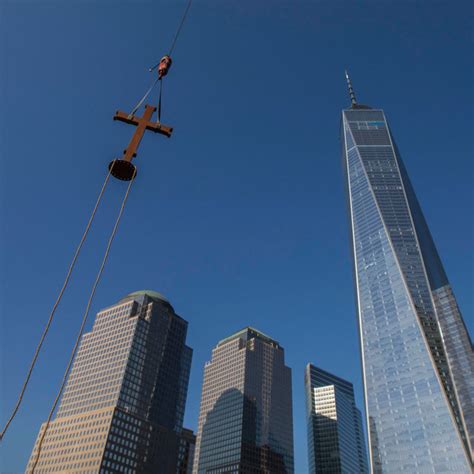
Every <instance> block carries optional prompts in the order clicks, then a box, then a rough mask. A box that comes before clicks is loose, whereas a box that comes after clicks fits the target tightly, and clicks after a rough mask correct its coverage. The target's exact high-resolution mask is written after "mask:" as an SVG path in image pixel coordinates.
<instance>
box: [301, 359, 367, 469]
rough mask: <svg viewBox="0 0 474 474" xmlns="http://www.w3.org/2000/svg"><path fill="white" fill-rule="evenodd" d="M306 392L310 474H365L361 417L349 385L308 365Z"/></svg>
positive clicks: (364, 450) (365, 460) (365, 462)
mask: <svg viewBox="0 0 474 474" xmlns="http://www.w3.org/2000/svg"><path fill="white" fill-rule="evenodd" d="M305 391H306V407H307V423H308V461H309V462H308V466H309V472H310V474H349V473H356V472H357V473H360V474H364V473H367V472H368V466H367V453H366V449H365V442H364V435H363V431H362V417H361V415H360V411H359V410H358V409H357V407H356V405H355V400H354V388H353V386H352V384H351V383H350V382H347V381H346V380H343V379H341V378H339V377H336V376H335V375H332V374H330V373H329V372H326V371H325V370H322V369H319V368H317V367H315V366H314V365H312V364H308V365H307V366H306V370H305Z"/></svg>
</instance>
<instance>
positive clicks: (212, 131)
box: [0, 0, 474, 474]
mask: <svg viewBox="0 0 474 474" xmlns="http://www.w3.org/2000/svg"><path fill="white" fill-rule="evenodd" d="M183 7H184V0H183V1H178V0H174V1H172V2H171V1H133V2H131V1H120V2H116V1H114V2H113V1H99V0H96V1H93V2H87V1H67V2H60V1H48V2H46V1H41V0H39V1H35V2H23V1H20V0H18V1H7V0H4V1H3V2H2V3H1V5H0V8H1V20H0V21H1V25H0V26H1V27H0V31H1V42H0V43H1V55H0V58H1V67H0V70H1V74H0V84H1V87H0V93H1V103H2V114H1V124H0V126H1V129H0V130H1V134H0V137H1V143H2V147H1V148H2V153H1V183H0V185H1V262H0V263H1V266H0V268H1V269H2V271H1V294H0V296H1V312H2V327H1V334H2V339H1V356H2V374H1V377H2V389H1V392H2V393H1V395H2V397H1V398H2V406H1V410H2V416H1V419H2V421H3V420H4V419H5V415H6V411H7V410H10V408H11V407H12V406H13V403H14V399H15V397H16V395H17V392H18V390H19V387H20V384H21V381H22V379H23V377H24V375H25V372H26V369H27V367H28V364H29V362H30V360H31V357H32V354H33V348H34V345H35V344H36V342H37V340H38V338H39V336H40V333H41V331H42V328H43V325H44V323H45V321H46V319H47V315H48V313H49V311H50V308H51V306H52V304H53V302H54V300H55V297H56V294H57V292H58V289H59V287H60V283H61V282H62V279H63V277H64V274H65V271H66V268H67V265H68V263H69V261H70V258H71V256H72V252H73V250H74V248H75V246H76V244H77V242H78V239H79V238H80V235H81V233H82V230H83V228H84V225H85V223H86V221H87V218H88V215H89V212H90V210H91V207H92V205H93V203H94V200H95V198H96V195H97V193H98V191H99V189H100V186H101V184H102V181H103V179H104V176H105V172H106V166H107V164H108V162H109V161H110V160H111V159H112V158H113V157H115V156H118V155H119V154H120V153H121V151H122V149H123V148H124V147H125V146H126V144H127V143H128V140H129V139H130V135H131V133H132V129H131V127H129V126H126V125H125V124H122V123H116V122H113V121H112V116H113V114H114V112H115V110H116V109H119V108H120V109H123V110H130V109H131V108H132V106H133V105H134V104H135V102H136V101H137V100H138V98H139V97H141V95H142V94H143V93H144V91H145V89H146V88H147V87H148V84H149V81H150V76H149V74H148V72H147V67H148V66H149V65H151V64H153V63H154V62H155V61H156V60H157V59H159V58H160V57H161V55H162V54H164V53H165V52H166V50H167V48H168V47H169V44H170V42H171V38H172V36H173V34H174V30H175V28H176V24H177V22H178V19H179V17H180V15H181V12H182V10H183ZM472 23H473V12H472V5H471V2H468V1H465V2H464V1H443V2H438V1H432V0H430V1H428V0H426V1H418V2H413V1H401V0H397V1H380V0H372V1H369V2H367V1H365V2H362V1H361V2H355V1H329V0H327V1H302V0H291V1H290V0H287V1H280V0H272V1H268V0H267V1H263V0H253V1H250V0H225V1H217V0H215V1H209V0H195V3H194V4H193V6H192V9H191V11H190V14H189V17H188V21H187V23H186V25H185V29H184V30H183V33H182V36H181V38H180V40H179V43H178V45H177V48H176V50H175V54H174V64H173V68H172V70H171V72H170V74H169V76H168V78H167V79H166V83H165V95H164V109H163V117H162V118H163V121H164V122H165V123H169V124H170V125H173V126H174V127H175V133H174V135H173V137H172V138H171V139H166V138H165V137H161V136H158V135H152V134H149V135H148V136H146V137H145V138H144V141H143V142H142V147H141V149H140V153H139V156H138V158H137V165H138V167H139V173H138V177H137V179H136V182H135V184H134V187H133V188H132V194H131V196H130V200H129V202H128V205H127V209H126V211H125V215H124V218H123V221H122V224H121V227H120V229H119V233H118V236H117V239H116V241H115V243H114V247H113V250H112V253H111V256H110V260H109V264H108V267H107V269H106V272H105V273H104V276H103V280H102V283H101V285H100V287H99V290H98V292H97V296H96V299H95V303H94V306H93V312H92V314H91V318H90V320H89V325H88V327H90V325H91V323H92V321H93V319H94V315H95V312H96V311H97V310H99V309H100V308H102V307H105V306H107V305H110V304H113V303H115V302H116V301H118V300H119V299H120V298H121V297H122V296H123V295H125V294H127V293H129V292H130V291H133V290H139V289H144V288H150V289H155V290H157V291H160V292H162V293H163V294H165V295H166V296H167V297H168V298H169V299H170V300H171V302H172V303H173V305H174V307H175V309H176V311H177V312H178V313H179V314H180V315H182V316H183V317H184V318H185V319H186V320H187V321H189V333H188V341H189V344H190V346H192V347H193V348H194V359H193V366H192V372H191V380H190V384H189V392H188V403H187V408H186V417H185V424H186V426H188V427H190V428H192V429H196V427H197V417H198V409H199V400H200V391H201V383H202V373H203V366H204V363H205V361H206V360H209V359H210V354H211V349H212V347H213V346H214V345H215V344H216V343H217V341H218V340H219V339H221V338H223V337H225V336H228V335H229V334H231V333H232V332H234V331H236V330H238V329H240V328H242V327H244V326H246V325H252V326H255V327H256V328H258V329H260V330H261V331H263V332H265V333H267V334H269V335H271V336H273V337H274V338H275V339H277V340H278V341H280V343H281V344H282V345H283V347H284V348H285V351H286V361H287V364H288V365H289V366H290V367H291V368H292V369H293V398H294V430H295V458H296V472H297V473H304V472H306V466H307V459H306V426H305V413H304V391H303V369H304V366H305V364H306V363H307V362H309V361H311V362H313V363H314V364H316V365H319V366H321V367H322V368H324V369H326V370H329V371H331V372H334V373H335V374H337V375H339V376H341V377H344V378H346V379H348V380H350V381H352V382H353V383H354V384H355V388H356V392H357V401H358V405H359V407H361V408H362V387H361V373H360V365H359V343H358V336H357V326H356V314H355V306H354V293H353V286H352V285H353V284H352V262H351V257H350V252H349V249H350V247H349V228H348V219H347V215H346V203H345V194H344V187H343V173H342V166H341V156H340V142H339V122H340V110H341V109H342V108H344V107H346V106H347V105H348V97H347V91H346V86H345V81H344V69H345V68H346V67H347V68H348V69H349V71H350V73H351V75H352V79H353V82H354V86H355V89H356V93H357V95H358V98H359V100H360V101H361V102H363V103H367V104H370V105H373V106H378V107H382V108H384V109H385V112H386V114H387V116H388V119H389V121H390V124H391V127H392V130H393V132H394V134H395V138H396V140H397V142H398V145H399V148H400V150H401V153H402V156H403V158H404V160H405V163H406V166H407V168H408V171H409V173H410V176H411V178H412V181H413V184H414V186H415V189H416V191H417V194H418V197H419V200H420V201H421V204H422V206H423V209H424V212H425V215H426V218H427V221H428V224H429V225H430V228H431V230H432V233H433V235H434V238H435V241H436V244H437V246H438V249H439V251H440V254H441V258H442V260H443V262H444V264H445V267H446V270H447V273H448V276H449V278H450V280H451V282H452V284H453V287H454V290H455V292H456V295H457V297H458V300H459V303H460V305H461V309H462V311H463V312H464V315H465V318H466V322H467V324H468V326H469V327H470V330H471V334H472V331H473V320H472V314H473V291H472V290H473V263H474V262H473V251H472V243H473V220H472V215H473V207H474V206H473V187H472V183H473V165H472V163H473V161H472V160H473V141H472V132H473V107H472V104H473V85H472V84H473V74H472V48H473V41H472V39H473V29H472ZM123 192H124V183H121V182H118V181H114V182H112V183H111V185H110V187H109V189H108V192H107V197H106V199H105V201H104V203H103V206H102V207H101V209H100V212H99V213H98V215H97V221H96V224H95V225H94V227H93V231H92V233H91V235H90V239H89V240H88V242H87V244H86V247H85V248H84V252H83V255H82V258H81V260H80V262H79V264H78V267H77V272H76V273H75V274H74V278H73V280H72V282H71V286H70V289H69V290H68V292H67V293H66V296H65V298H64V300H63V304H62V305H61V307H60V309H59V311H58V313H57V319H56V321H55V323H54V325H53V328H52V330H51V333H50V335H49V337H48V339H47V344H46V348H45V351H44V352H43V353H42V355H41V357H40V359H39V363H38V366H37V369H36V371H35V373H34V376H33V378H32V380H31V385H30V388H29V391H28V393H27V396H26V398H25V401H24V404H23V406H22V408H21V411H20V413H19V415H18V417H17V419H16V420H15V423H14V425H12V427H11V429H10V431H9V432H8V434H7V436H6V439H5V442H4V443H3V446H2V447H1V448H0V451H1V454H0V456H1V457H2V461H3V465H2V466H1V468H0V470H1V472H2V473H4V474H5V473H15V474H16V473H20V472H23V469H24V466H25V464H26V461H27V458H28V456H29V453H30V450H31V447H32V445H33V442H34V439H35V437H36V434H37V431H38V428H39V426H40V423H41V422H42V421H43V420H44V419H45V418H46V415H47V412H48V410H49V407H50V404H51V402H52V400H53V395H54V393H55V391H56V390H57V387H58V384H59V381H60V378H61V376H62V373H63V370H64V367H65V364H66V357H67V355H68V354H69V351H70V349H71V347H72V344H73V340H74V337H75V333H76V331H77V329H78V326H79V321H80V317H81V315H82V312H83V309H84V306H85V303H86V299H87V295H88V292H89V289H90V286H91V284H92V281H93V278H94V275H95V273H96V271H97V268H98V265H99V259H100V256H101V254H102V252H103V250H104V246H105V243H106V237H107V234H108V232H109V231H110V229H111V226H112V223H113V219H114V218H115V215H116V211H117V206H118V203H119V200H120V198H121V196H122V193H123Z"/></svg>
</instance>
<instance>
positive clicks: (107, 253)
mask: <svg viewBox="0 0 474 474" xmlns="http://www.w3.org/2000/svg"><path fill="white" fill-rule="evenodd" d="M136 172H137V170H136V168H135V170H134V173H133V177H132V179H131V180H130V182H129V184H128V187H127V191H126V193H125V196H124V198H123V201H122V205H121V206H120V211H119V213H118V215H117V219H116V221H115V225H114V228H113V229H112V233H111V234H110V237H109V241H108V243H107V247H106V249H105V253H104V257H103V259H102V263H101V265H100V268H99V271H98V272H97V276H96V278H95V281H94V284H93V285H92V290H91V293H90V295H89V300H88V301H87V305H86V309H85V311H84V314H83V316H82V322H81V326H80V328H79V332H78V334H77V338H76V342H75V343H74V348H73V350H72V352H71V356H70V357H69V362H68V364H67V367H66V370H65V372H64V375H63V380H62V382H61V386H60V387H59V391H58V393H57V395H56V398H55V400H54V403H53V406H52V407H51V410H50V412H49V415H48V419H47V420H46V424H45V427H44V430H43V433H42V434H41V438H40V441H39V443H38V448H37V451H36V456H35V461H34V463H33V466H32V469H31V474H33V473H34V471H35V468H36V465H37V464H38V461H39V457H40V453H41V446H42V444H43V440H44V438H45V436H46V432H47V431H48V428H49V425H50V422H51V418H52V416H53V413H54V410H55V409H56V406H57V404H58V401H59V399H60V398H61V395H62V393H63V390H64V387H65V385H66V381H67V378H68V375H69V371H70V370H71V366H72V363H73V361H74V357H75V355H76V352H77V349H78V347H79V342H80V340H81V337H82V334H83V333H84V327H85V324H86V321H87V317H88V316H89V310H90V307H91V304H92V300H93V299H94V295H95V292H96V289H97V286H98V285H99V282H100V278H101V277H102V273H103V271H104V267H105V264H106V262H107V259H108V257H109V253H110V248H111V247H112V242H113V241H114V238H115V234H116V233H117V229H118V226H119V223H120V219H121V218H122V214H123V210H124V209H125V204H126V202H127V199H128V195H129V194H130V189H131V187H132V183H133V182H134V181H135V180H134V178H135V174H136Z"/></svg>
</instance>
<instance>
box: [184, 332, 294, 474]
mask: <svg viewBox="0 0 474 474" xmlns="http://www.w3.org/2000/svg"><path fill="white" fill-rule="evenodd" d="M293 471H294V469H293V414H292V398H291V369H289V368H288V367H287V366H286V365H285V360H284V352H283V348H282V347H281V346H280V344H279V343H278V342H276V341H275V340H273V339H271V338H270V337H268V336H266V335H264V334H262V333H261V332H259V331H257V330H255V329H253V328H250V327H247V328H245V329H243V330H242V331H239V332H237V333H235V334H233V335H231V336H229V337H227V338H225V339H223V340H222V341H220V342H219V343H218V344H217V346H216V347H215V348H214V350H213V351H212V359H211V361H210V362H207V363H206V366H205V368H204V382H203V387H202V397H201V407H200V414H199V423H198V434H197V440H196V452H195V457H194V469H193V472H194V473H195V474H224V473H228V474H232V473H238V474H250V473H261V474H283V473H288V474H290V473H291V474H292V473H293Z"/></svg>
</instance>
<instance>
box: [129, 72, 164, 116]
mask: <svg viewBox="0 0 474 474" xmlns="http://www.w3.org/2000/svg"><path fill="white" fill-rule="evenodd" d="M159 80H160V78H156V79H155V80H154V81H153V82H152V84H151V86H150V87H149V88H148V90H147V91H146V92H145V95H144V96H143V97H142V98H141V99H140V100H139V101H138V103H137V105H136V106H135V107H134V108H133V110H132V111H131V112H130V114H129V116H128V118H132V115H135V112H136V111H137V110H138V109H139V108H140V107H141V106H142V105H143V102H145V100H146V98H147V97H148V96H149V95H150V92H151V91H152V90H153V89H154V88H155V86H156V83H157V82H158V81H159Z"/></svg>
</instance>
